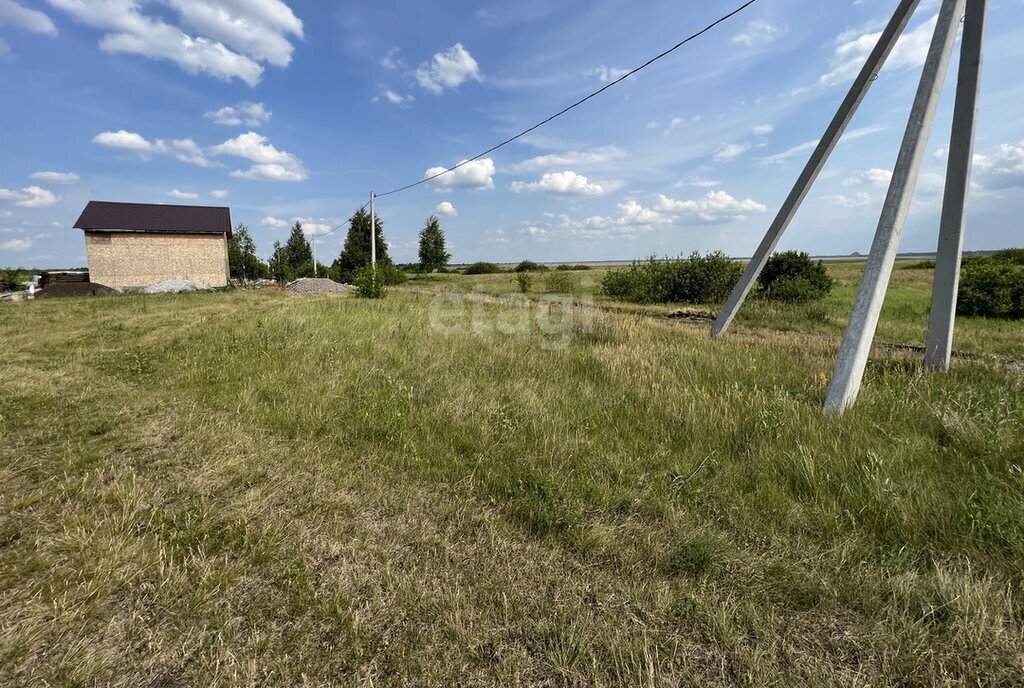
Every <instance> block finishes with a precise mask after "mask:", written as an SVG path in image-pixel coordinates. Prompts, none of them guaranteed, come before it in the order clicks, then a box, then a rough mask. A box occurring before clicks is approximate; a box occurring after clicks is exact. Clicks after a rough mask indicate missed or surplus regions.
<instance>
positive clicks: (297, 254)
mask: <svg viewBox="0 0 1024 688" xmlns="http://www.w3.org/2000/svg"><path fill="white" fill-rule="evenodd" d="M284 254H285V261H286V262H287V263H288V267H289V269H290V270H291V271H292V272H293V273H299V272H301V271H302V270H303V268H304V267H305V266H307V265H309V266H312V265H313V248H312V247H311V246H310V245H309V241H308V240H307V239H306V235H305V234H303V233H302V223H301V222H296V223H295V225H294V226H293V227H292V233H291V234H289V235H288V241H287V243H285V245H284Z"/></svg>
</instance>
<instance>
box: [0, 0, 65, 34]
mask: <svg viewBox="0 0 1024 688" xmlns="http://www.w3.org/2000/svg"><path fill="white" fill-rule="evenodd" d="M0 25H9V26H16V27H18V28H19V29H22V30H24V31H30V32H32V33H44V34H48V35H50V36H56V35H57V27H56V26H54V23H53V20H51V19H50V18H49V17H48V16H47V15H46V14H44V13H42V12H40V11H39V10H31V9H29V8H27V7H25V6H24V5H22V4H21V3H20V2H15V0H0Z"/></svg>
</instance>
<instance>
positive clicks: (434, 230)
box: [420, 215, 452, 272]
mask: <svg viewBox="0 0 1024 688" xmlns="http://www.w3.org/2000/svg"><path fill="white" fill-rule="evenodd" d="M451 258H452V254H450V253H448V252H447V251H446V250H445V244H444V232H443V231H441V221H440V220H438V219H437V217H435V216H434V215H431V216H430V217H429V218H427V224H426V226H425V227H424V228H423V229H421V230H420V270H422V271H423V272H433V271H434V270H439V269H440V268H443V267H444V266H446V265H448V261H449V260H451Z"/></svg>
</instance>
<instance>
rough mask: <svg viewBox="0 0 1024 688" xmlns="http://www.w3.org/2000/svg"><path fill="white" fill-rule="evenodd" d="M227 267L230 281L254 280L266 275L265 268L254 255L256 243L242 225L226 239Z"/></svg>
mask: <svg viewBox="0 0 1024 688" xmlns="http://www.w3.org/2000/svg"><path fill="white" fill-rule="evenodd" d="M228 266H229V268H230V272H231V279H239V280H254V279H259V278H260V277H265V276H266V275H267V266H266V265H265V264H264V263H263V261H262V260H260V257H259V256H258V255H257V254H256V242H254V241H253V240H252V235H251V234H249V228H248V227H246V226H245V225H244V224H240V225H238V227H236V228H235V231H234V232H233V233H232V235H231V238H230V239H228Z"/></svg>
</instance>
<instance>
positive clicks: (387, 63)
mask: <svg viewBox="0 0 1024 688" xmlns="http://www.w3.org/2000/svg"><path fill="white" fill-rule="evenodd" d="M399 52H400V51H399V49H398V48H389V49H388V52H387V54H385V55H384V57H382V58H381V60H380V66H381V67H383V68H384V69H390V70H395V69H398V68H399V67H404V66H405V60H403V59H402V58H401V57H399V56H398V53H399Z"/></svg>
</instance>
